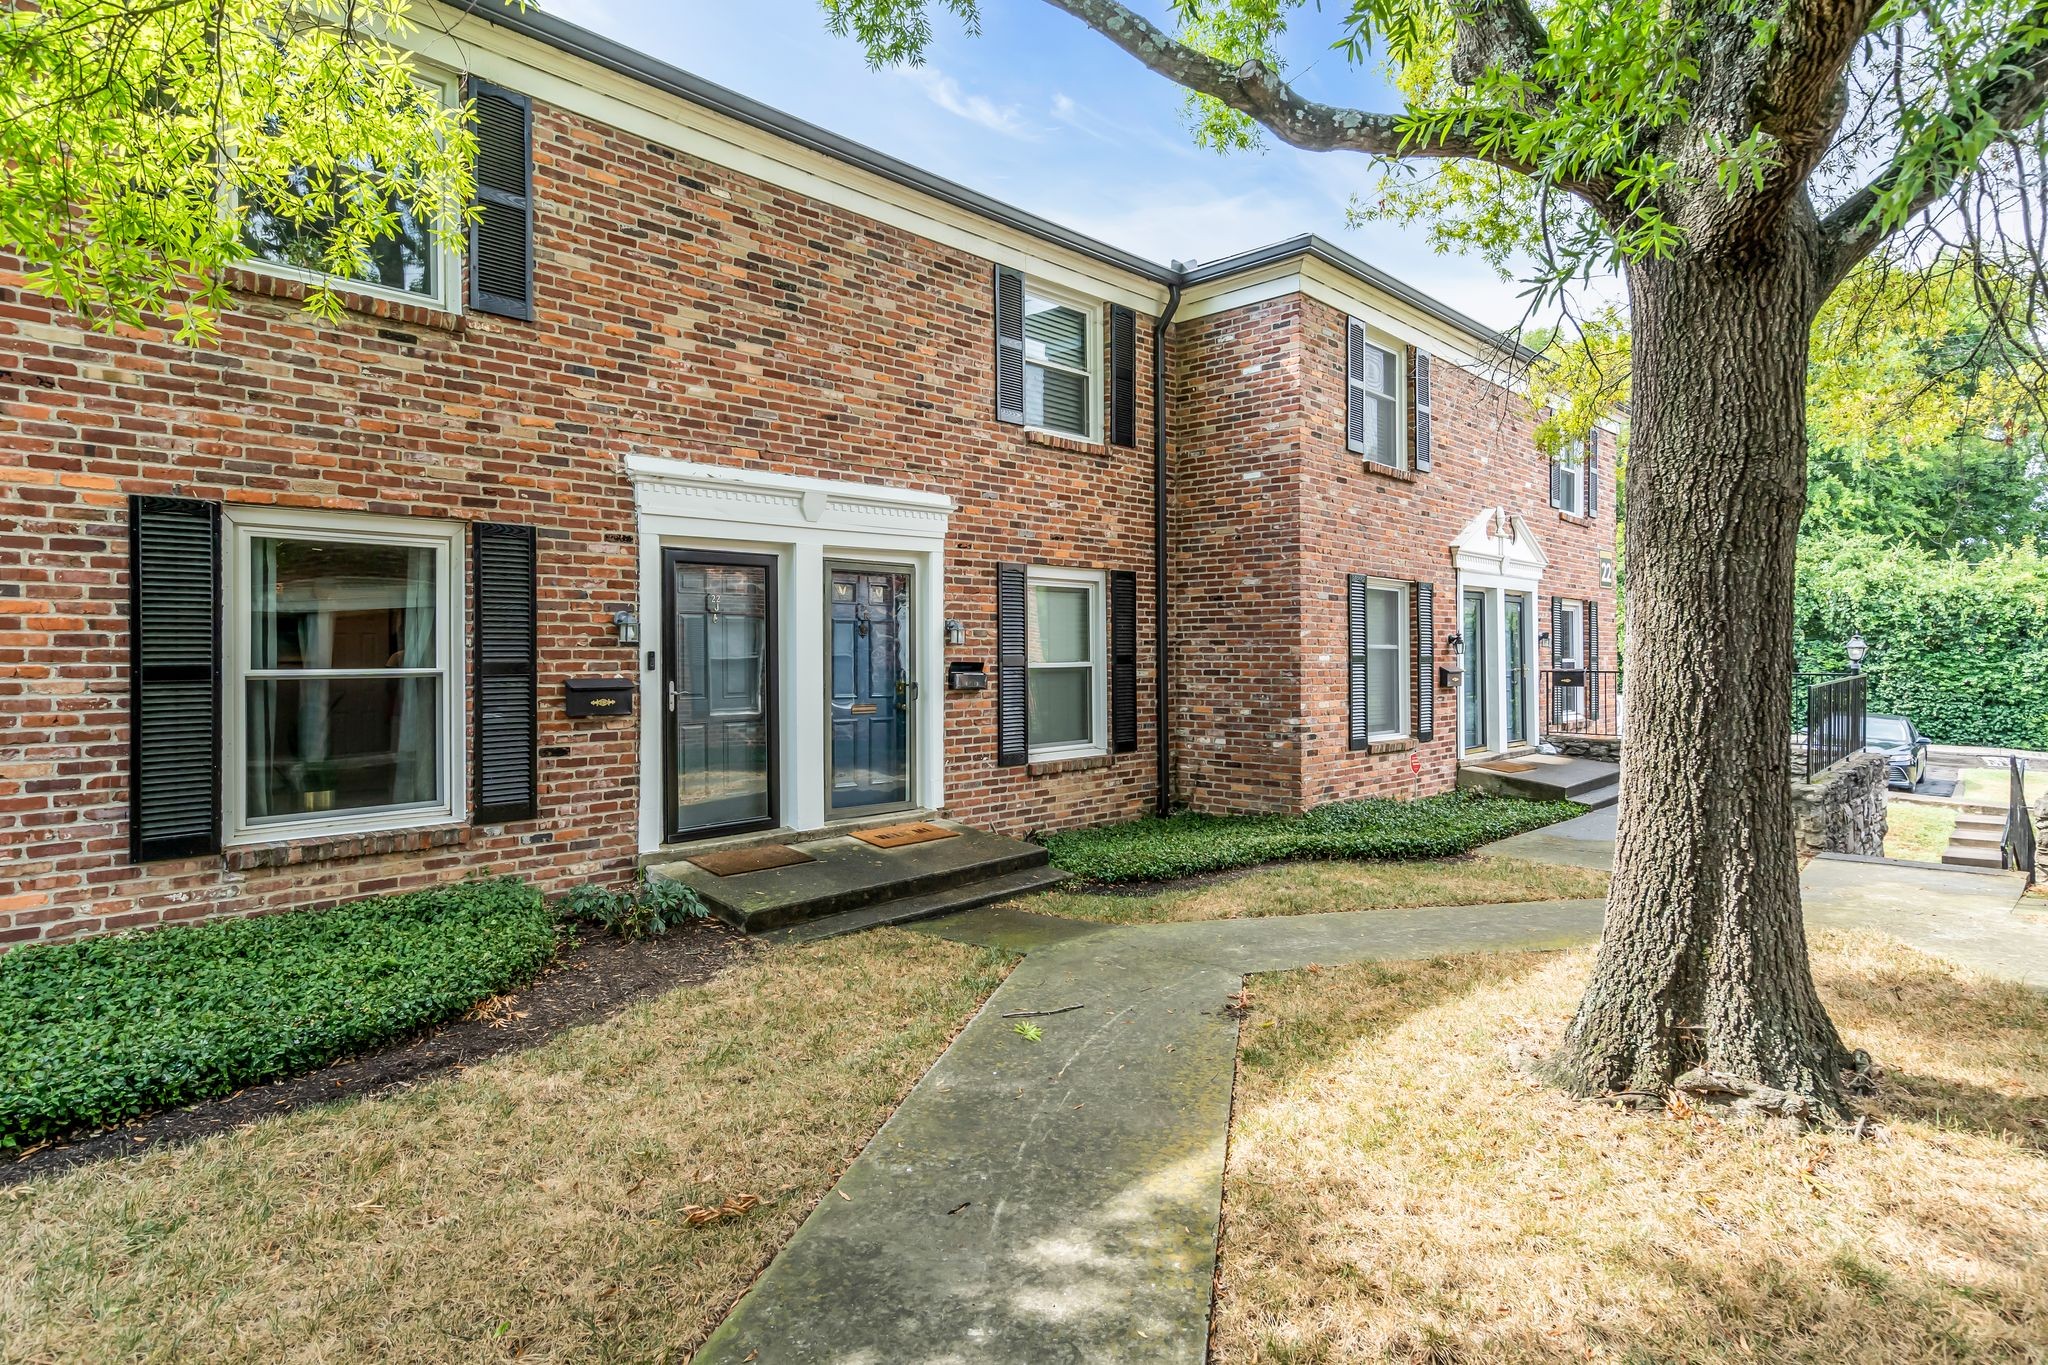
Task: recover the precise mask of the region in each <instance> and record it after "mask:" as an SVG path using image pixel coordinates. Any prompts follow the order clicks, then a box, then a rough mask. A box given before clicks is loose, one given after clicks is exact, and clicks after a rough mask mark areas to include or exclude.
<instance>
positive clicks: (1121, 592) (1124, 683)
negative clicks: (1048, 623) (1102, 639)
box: [1109, 569, 1138, 754]
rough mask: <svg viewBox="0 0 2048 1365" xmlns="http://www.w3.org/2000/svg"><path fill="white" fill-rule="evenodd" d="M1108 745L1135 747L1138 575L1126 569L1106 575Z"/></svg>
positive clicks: (1116, 748) (1127, 749)
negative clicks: (1107, 587) (1107, 614)
mask: <svg viewBox="0 0 2048 1365" xmlns="http://www.w3.org/2000/svg"><path fill="white" fill-rule="evenodd" d="M1109 747H1110V750H1111V752H1113V753H1119V754H1127V753H1130V752H1132V751H1133V750H1135V749H1136V748H1137V747H1138V575H1137V574H1135V573H1132V572H1131V571H1130V570H1128V569H1117V570H1114V571H1112V572H1111V573H1110V575H1109Z"/></svg>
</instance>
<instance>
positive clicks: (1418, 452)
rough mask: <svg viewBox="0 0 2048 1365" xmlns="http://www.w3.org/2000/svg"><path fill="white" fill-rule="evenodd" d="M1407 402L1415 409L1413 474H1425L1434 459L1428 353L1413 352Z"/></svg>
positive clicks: (1421, 351)
mask: <svg viewBox="0 0 2048 1365" xmlns="http://www.w3.org/2000/svg"><path fill="white" fill-rule="evenodd" d="M1411 350H1412V353H1413V355H1414V357H1415V358H1414V360H1413V362H1412V369H1413V373H1412V374H1411V375H1410V377H1409V383H1408V401H1409V402H1410V403H1412V404H1414V407H1415V472H1416V473H1418V474H1427V473H1428V472H1429V471H1430V469H1431V467H1432V465H1433V461H1434V458H1435V450H1434V448H1433V446H1432V445H1431V442H1430V429H1429V352H1428V351H1423V350H1413V348H1411Z"/></svg>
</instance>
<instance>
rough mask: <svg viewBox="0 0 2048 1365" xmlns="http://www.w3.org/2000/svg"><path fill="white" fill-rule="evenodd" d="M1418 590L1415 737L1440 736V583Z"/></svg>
mask: <svg viewBox="0 0 2048 1365" xmlns="http://www.w3.org/2000/svg"><path fill="white" fill-rule="evenodd" d="M1414 592H1415V737H1416V738H1417V739H1435V738H1436V585H1435V584H1434V583H1417V584H1416V585H1415V588H1414Z"/></svg>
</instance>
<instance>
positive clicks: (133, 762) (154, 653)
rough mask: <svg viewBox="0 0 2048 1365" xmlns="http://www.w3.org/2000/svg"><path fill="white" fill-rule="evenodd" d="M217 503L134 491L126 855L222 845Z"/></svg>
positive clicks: (141, 859)
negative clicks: (162, 496)
mask: <svg viewBox="0 0 2048 1365" xmlns="http://www.w3.org/2000/svg"><path fill="white" fill-rule="evenodd" d="M220 674H221V657H220V504H219V503H217V502H199V501H196V500H194V499H191V498H158V497H132V498H130V499H128V687H129V703H128V704H129V713H128V856H129V858H130V860H131V861H134V862H138V863H146V862H153V861H155V860H157V859H159V858H190V857H195V856H197V855H199V854H202V853H218V852H219V851H220V769H221V763H220V755H221V739H222V736H221V721H220Z"/></svg>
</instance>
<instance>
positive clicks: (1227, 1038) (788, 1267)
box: [696, 901, 1600, 1365]
mask: <svg viewBox="0 0 2048 1365" xmlns="http://www.w3.org/2000/svg"><path fill="white" fill-rule="evenodd" d="M919 927H920V928H921V929H922V930H923V931H925V932H930V933H936V934H941V935H943V936H945V937H948V938H957V939H962V940H965V941H968V942H975V943H987V944H994V945H999V946H1002V947H1005V948H1010V949H1013V950H1019V951H1024V952H1027V953H1028V956H1027V957H1026V958H1025V959H1024V961H1023V962H1022V963H1020V964H1019V965H1018V966H1017V968H1016V970H1015V971H1013V972H1012V973H1011V974H1010V977H1009V979H1008V980H1007V981H1005V982H1004V983H1003V985H1002V986H1001V987H1000V988H999V989H998V990H997V991H996V992H995V994H994V995H992V996H991V997H990V998H989V1001H988V1003H987V1004H986V1005H985V1006H984V1007H983V1008H982V1010H981V1012H980V1013H979V1014H978V1015H977V1016H976V1017H975V1019H974V1020H973V1022H972V1023H970V1024H969V1025H968V1026H967V1028H966V1029H965V1030H963V1031H962V1032H961V1034H960V1036H959V1037H958V1038H956V1039H955V1040H954V1042H953V1045H952V1047H951V1048H949V1049H948V1050H947V1052H946V1054H945V1056H943V1057H942V1058H940V1059H939V1062H938V1064H937V1065H936V1066H934V1067H933V1068H932V1070H931V1071H930V1072H928V1073H927V1074H926V1075H925V1077H924V1079H923V1080H922V1081H920V1082H919V1083H918V1084H917V1086H916V1088H915V1089H913V1090H912V1091H911V1093H910V1095H909V1097H908V1098H907V1099H906V1100H905V1101H904V1102H903V1104H902V1106H901V1107H900V1108H898V1109H897V1111H896V1113H895V1115H894V1116H893V1117H892V1118H890V1120H889V1122H888V1123H887V1124H886V1125H884V1126H883V1128H882V1131H881V1132H880V1133H879V1134H877V1135H876V1137H875V1140H874V1141H873V1142H872V1143H870V1144H869V1145H868V1148H867V1150H866V1151H865V1152H863V1153H862V1154H861V1156H860V1158H859V1159H858V1160H856V1161H855V1162H854V1164H853V1165H852V1166H851V1167H849V1168H848V1170H847V1172H846V1175H845V1176H844V1177H843V1178H842V1179H841V1180H840V1182H839V1185H838V1188H837V1191H836V1192H835V1193H834V1194H832V1195H828V1196H827V1197H826V1198H825V1199H824V1200H823V1201H822V1202H821V1203H820V1204H819V1205H818V1208H817V1210H816V1211H815V1212H813V1213H812V1215H811V1217H810V1218H809V1220H808V1221H806V1222H805V1223H804V1225H803V1227H802V1228H801V1229H799V1230H798V1232H797V1235H796V1237H795V1238H794V1239H793V1240H792V1241H791V1242H790V1244H789V1245H788V1246H787V1247H786V1248H785V1249H784V1250H783V1252H782V1254H781V1255H780V1256H778V1257H777V1258H776V1259H775V1261H774V1262H773V1263H772V1264H771V1265H770V1266H769V1267H768V1270H767V1271H766V1272H765V1273H764V1274H763V1275H762V1277H761V1279H760V1281H759V1282H758V1283H757V1284H756V1285H755V1286H754V1288H753V1289H752V1290H751V1291H750V1292H749V1293H748V1294H747V1296H746V1297H745V1298H743V1299H741V1300H740V1302H739V1304H738V1306H736V1307H735V1308H734V1310H733V1312H732V1314H731V1316H729V1317H728V1318H727V1319H726V1320H725V1322H724V1324H723V1325H721V1326H720V1327H719V1329H718V1331H717V1332H715V1333H714V1334H713V1335H712V1337H711V1339H710V1340H709V1341H708V1342H706V1343H705V1345H704V1347H703V1349H702V1350H701V1351H699V1352H698V1354H697V1357H696V1359H697V1360H698V1361H699V1362H700V1363H701V1365H710V1363H711V1362H717V1365H740V1362H743V1361H755V1362H759V1365H778V1363H779V1362H787V1361H801V1362H806V1363H807V1365H808V1363H809V1362H832V1365H922V1363H927V1362H928V1363H930V1365H937V1363H938V1362H948V1363H951V1362H963V1363H964V1362H974V1363H975V1365H983V1363H986V1365H1003V1363H1007V1362H1017V1363H1018V1365H1026V1363H1027V1362H1028V1363H1029V1365H1059V1363H1060V1362H1108V1361H1157V1362H1185V1365H1199V1362H1201V1361H1202V1360H1203V1358H1204V1356H1205V1354H1206V1352H1207V1349H1208V1335H1209V1297H1210V1291H1211V1287H1212V1285H1213V1283H1214V1280H1215V1274H1216V1235H1217V1222H1218V1216H1219V1210H1220V1208H1221V1206H1222V1200H1223V1161H1224V1155H1225V1150H1226V1142H1227V1139H1228V1135H1229V1124H1230V1097H1231V1087H1232V1083H1233V1080H1234V1078H1235V1071H1236V1060H1237V1019H1236V1016H1235V1014H1234V1012H1233V1011H1232V1009H1231V1004H1230V997H1231V996H1232V995H1234V994H1235V993H1236V992H1237V991H1238V990H1239V988H1240V986H1241V985H1242V982H1243V978H1244V974H1245V973H1247V972H1265V971H1278V970H1282V969H1286V968H1292V967H1302V966H1306V965H1308V964H1309V963H1311V962H1327V963H1339V962H1355V961H1361V960H1365V959H1369V958H1384V959H1400V958H1417V957H1430V956H1435V955H1439V954H1445V953H1454V952H1472V951H1500V950H1509V949H1533V948H1559V947H1565V946H1568V945H1571V944H1575V943H1583V942H1588V941H1590V940H1591V939H1593V938H1594V937H1595V936H1596V935H1597V934H1598V933H1599V929H1600V903H1599V902H1598V901H1563V902H1553V903H1543V904H1535V905H1529V904H1522V905H1489V906H1468V907H1462V908H1459V909H1448V910H1379V911H1356V912H1351V913H1346V914H1333V915H1303V916H1294V917H1289V918H1273V919H1254V920H1224V921H1217V922H1212V923H1201V924H1173V925H1148V926H1138V927H1132V928H1108V927H1099V926H1092V925H1084V924H1079V923H1076V922H1075V921H1072V920H1062V919H1052V918H1050V917H1046V916H1037V915H1029V914H1025V913H1022V912H1019V911H1016V910H1011V909H1001V908H998V909H993V910H983V911H969V912H968V913H966V914H963V915H957V916H954V917H952V918H950V919H946V920H940V921H933V922H930V923H928V924H926V925H923V926H919ZM1069 1005H1079V1006H1081V1008H1080V1009H1076V1010H1065V1012H1063V1013H1057V1014H1045V1015H1041V1016H1039V1017H1036V1018H1033V1019H1030V1020H1029V1021H1028V1022H1029V1023H1030V1024H1032V1025H1034V1026H1035V1027H1037V1028H1038V1029H1040V1030H1041V1031H1042V1033H1043V1037H1042V1038H1041V1039H1040V1040H1039V1041H1037V1042H1031V1041H1029V1040H1027V1039H1025V1038H1023V1037H1020V1036H1019V1035H1018V1034H1017V1032H1016V1026H1017V1024H1018V1023H1019V1022H1027V1021H1020V1020H1018V1019H1015V1018H1011V1017H1008V1016H1009V1015H1010V1014H1011V1013H1012V1012H1013V1011H1020V1010H1036V1011H1053V1010H1064V1009H1065V1007H1066V1006H1069ZM842 1196H843V1197H842Z"/></svg>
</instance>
